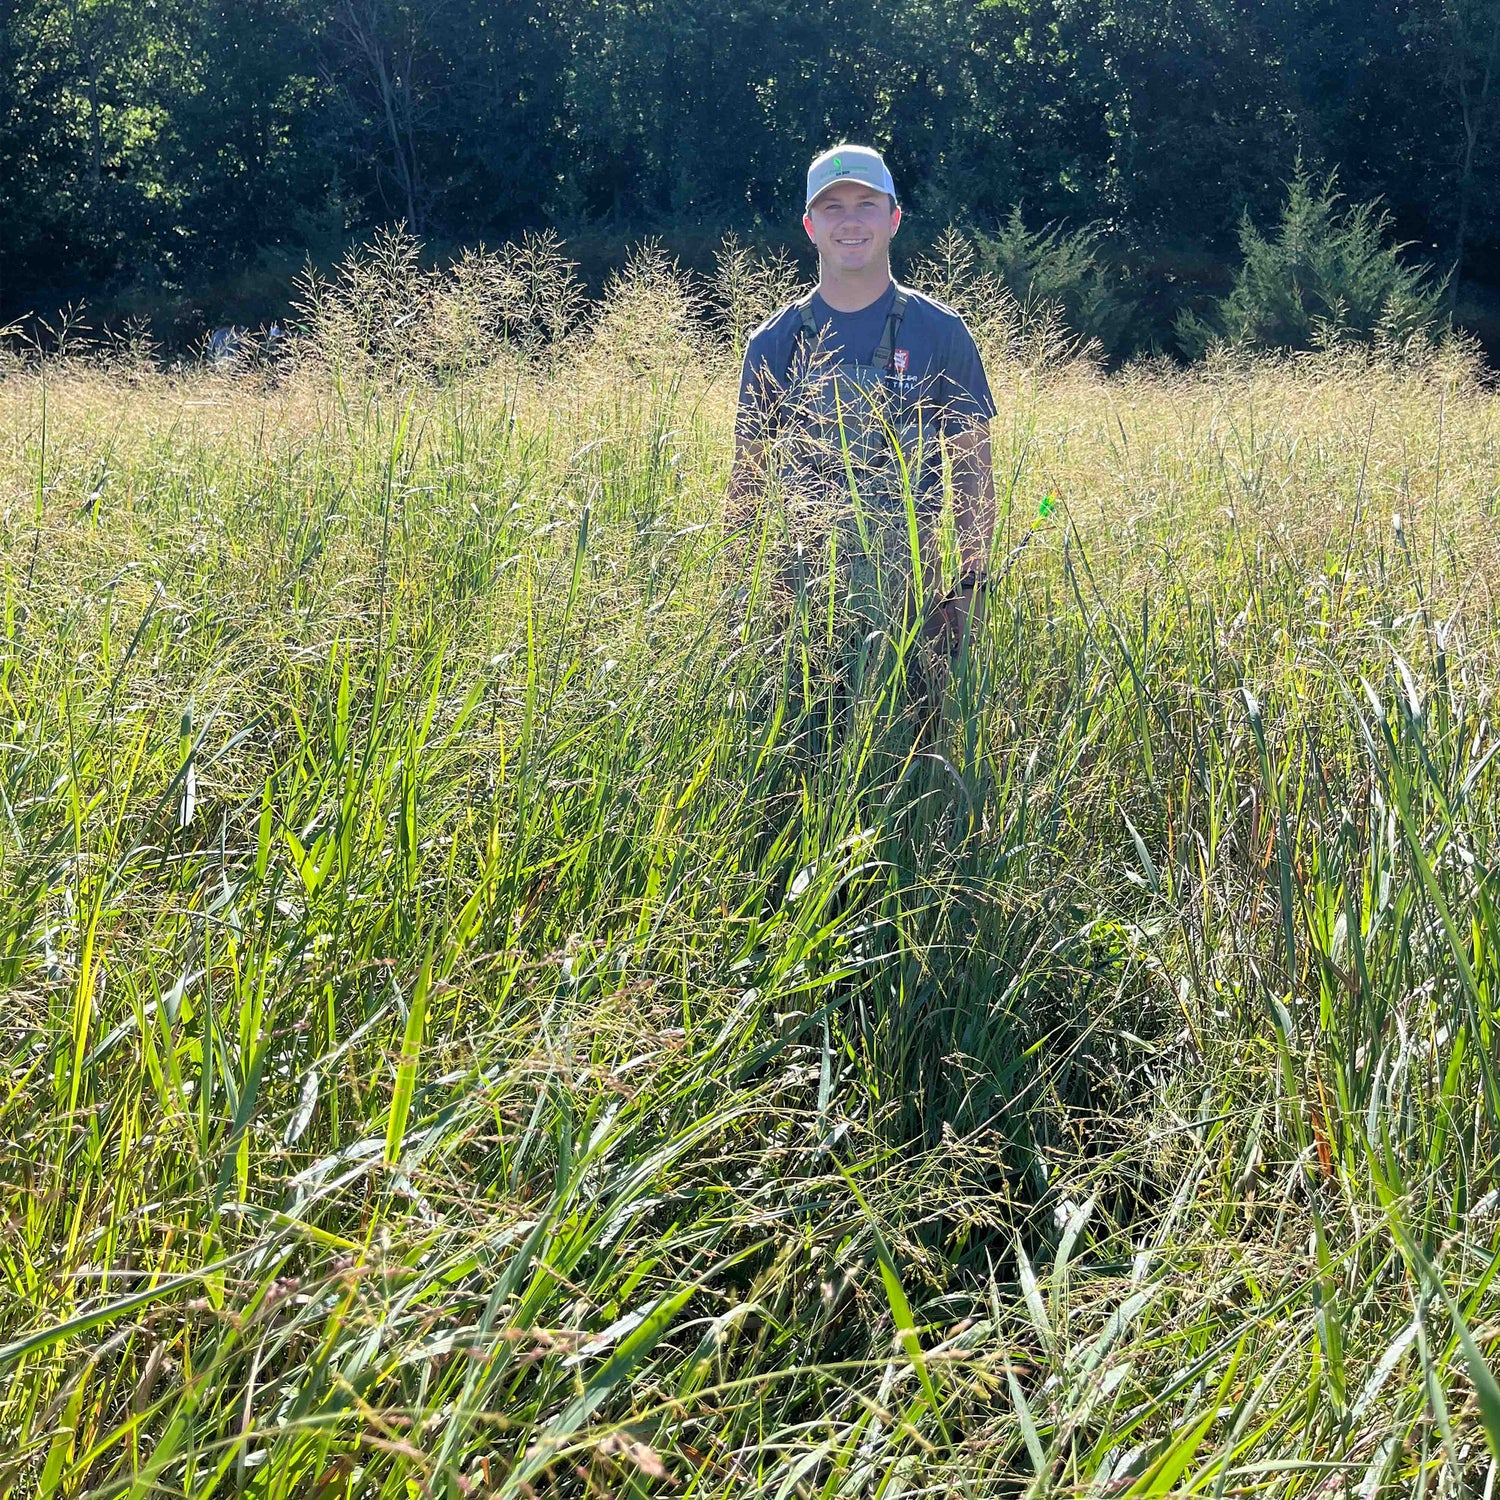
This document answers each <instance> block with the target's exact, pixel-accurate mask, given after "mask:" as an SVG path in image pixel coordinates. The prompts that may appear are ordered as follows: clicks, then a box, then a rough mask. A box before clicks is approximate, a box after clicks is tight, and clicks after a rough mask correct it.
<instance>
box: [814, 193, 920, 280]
mask: <svg viewBox="0 0 1500 1500" xmlns="http://www.w3.org/2000/svg"><path fill="white" fill-rule="evenodd" d="M900 222H901V210H900V209H899V208H893V207H892V206H891V200H890V199H889V198H888V197H887V196H886V194H884V193H878V192H876V191H875V189H874V188H868V187H865V186H864V185H863V184H862V183H858V182H836V183H834V184H833V185H832V186H831V187H826V188H824V189H823V191H822V192H821V193H819V194H818V196H817V197H816V198H814V199H813V201H812V203H811V204H809V205H808V209H807V215H806V217H805V218H804V219H803V220H802V224H803V227H804V228H805V229H806V230H807V237H808V238H809V239H810V240H811V241H812V242H813V244H815V245H816V246H817V247H818V254H819V255H820V256H822V258H823V261H824V264H826V265H829V266H833V267H835V268H836V269H838V270H840V271H860V270H863V269H864V268H865V267H866V266H868V265H870V264H871V263H880V262H883V261H884V260H885V257H886V253H887V250H888V248H889V246H890V243H891V236H892V235H893V234H895V232H896V226H897V225H898V224H900Z"/></svg>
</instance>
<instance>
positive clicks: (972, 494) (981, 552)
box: [931, 419, 995, 643]
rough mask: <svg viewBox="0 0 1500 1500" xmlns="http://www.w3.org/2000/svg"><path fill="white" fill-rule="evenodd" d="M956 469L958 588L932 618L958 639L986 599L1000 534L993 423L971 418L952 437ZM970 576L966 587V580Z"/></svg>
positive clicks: (950, 450) (939, 629)
mask: <svg viewBox="0 0 1500 1500" xmlns="http://www.w3.org/2000/svg"><path fill="white" fill-rule="evenodd" d="M947 444H948V458H949V462H950V464H951V466H952V470H953V527H954V530H955V531H956V532H957V533H958V571H959V579H960V583H959V586H958V587H957V588H956V589H955V590H954V592H953V593H952V594H950V595H949V596H947V597H946V598H945V599H944V600H943V602H942V604H941V605H940V606H939V607H938V609H937V611H936V613H935V614H934V615H933V616H932V620H931V629H932V630H933V631H934V632H936V633H937V634H939V635H942V636H947V637H949V638H950V639H951V640H952V641H953V642H955V643H956V642H957V641H958V640H959V638H960V637H961V636H962V635H963V633H964V628H965V626H966V624H967V622H968V619H969V616H970V613H971V611H972V610H973V608H974V601H975V600H976V599H979V598H982V597H983V588H984V585H983V579H984V575H985V571H986V569H987V568H988V567H989V560H990V542H991V540H992V538H993V537H994V534H995V475H994V471H993V469H992V468H991V458H990V424H989V421H988V420H987V419H986V420H975V421H972V422H966V423H965V424H964V425H963V426H961V427H959V428H958V430H957V431H955V432H952V433H950V434H949V435H948V438H947ZM963 579H969V580H971V581H970V583H969V584H968V586H967V587H965V586H964V584H963V582H962V580H963Z"/></svg>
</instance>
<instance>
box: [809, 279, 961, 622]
mask: <svg viewBox="0 0 1500 1500" xmlns="http://www.w3.org/2000/svg"><path fill="white" fill-rule="evenodd" d="M907 300H908V299H907V293H906V292H905V291H904V290H903V289H902V288H901V287H899V286H898V287H897V288H896V296H895V299H894V301H893V302H892V303H891V309H890V312H889V314H888V315H887V317H886V321H885V330H884V332H883V333H882V334H881V336H880V342H879V343H878V344H877V345H876V346H875V350H874V352H873V353H872V354H871V356H870V359H869V361H868V363H866V362H863V361H860V360H857V359H851V358H850V357H849V354H848V351H843V352H842V353H841V355H840V357H839V359H838V361H837V362H834V361H832V360H829V359H827V358H826V357H824V358H823V359H822V360H821V362H820V361H819V351H818V342H819V329H818V325H817V324H816V322H814V320H813V313H812V298H811V296H808V297H806V298H804V299H803V300H802V301H801V302H799V303H798V304H797V308H798V313H799V315H800V318H801V325H800V327H799V328H798V330H797V339H796V342H795V343H794V345H793V347H792V356H791V361H790V363H789V366H788V369H787V380H786V391H787V397H786V403H785V406H784V407H783V411H784V414H785V421H784V424H783V427H784V430H783V433H782V436H781V438H780V441H779V446H780V447H781V449H782V465H781V467H782V473H783V478H784V481H785V485H786V489H787V493H788V497H789V499H790V500H791V502H792V503H793V505H794V506H795V514H794V517H793V523H792V524H793V528H794V533H795V535H796V536H797V538H798V540H799V541H800V542H801V543H802V551H803V556H804V557H809V554H814V553H818V554H822V555H823V558H824V561H825V562H826V561H827V560H828V559H829V557H830V556H831V559H832V561H833V566H834V569H835V572H836V574H837V577H838V581H839V584H840V592H841V593H842V594H843V596H844V598H845V599H846V600H847V602H848V603H849V604H851V605H852V606H853V608H854V610H855V612H856V613H857V614H859V615H861V616H864V617H866V618H870V617H872V616H873V617H875V618H877V619H880V620H882V621H883V620H884V619H885V618H887V617H889V616H890V615H891V614H892V613H893V612H894V613H900V612H901V611H902V610H903V608H904V604H905V601H906V599H907V596H908V593H909V586H910V582H911V577H912V546H911V520H912V518H913V516H914V517H915V519H916V520H917V522H918V525H919V531H920V530H925V529H926V525H927V522H928V521H929V520H930V516H931V511H932V509H933V507H934V505H935V504H936V503H937V499H936V497H938V496H940V494H941V489H940V485H939V484H938V480H939V479H940V477H941V456H940V451H939V446H938V442H937V439H936V436H935V432H934V430H933V427H932V424H931V420H930V418H929V419H928V420H925V421H924V419H923V413H922V403H921V402H919V401H918V399H917V392H916V390H915V388H914V387H915V381H909V380H908V376H907V372H906V369H905V368H904V362H905V356H904V354H903V355H902V358H901V362H900V364H899V365H898V361H897V351H896V339H897V336H898V335H899V333H900V329H901V319H902V317H903V316H904V314H905V312H906V306H907ZM908 502H909V503H908ZM909 512H910V514H909ZM809 560H811V559H810V558H809ZM825 576H826V574H825Z"/></svg>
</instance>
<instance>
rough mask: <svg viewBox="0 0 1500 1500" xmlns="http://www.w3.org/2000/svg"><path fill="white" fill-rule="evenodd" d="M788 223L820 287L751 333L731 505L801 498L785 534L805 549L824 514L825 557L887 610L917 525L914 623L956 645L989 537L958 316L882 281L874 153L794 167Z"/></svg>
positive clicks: (966, 337)
mask: <svg viewBox="0 0 1500 1500" xmlns="http://www.w3.org/2000/svg"><path fill="white" fill-rule="evenodd" d="M802 224H803V228H804V229H805V230H806V231H807V235H808V238H809V239H810V240H811V241H812V242H813V244H814V245H816V246H817V249H818V285H817V288H816V289H815V290H814V291H813V292H812V293H811V295H810V296H808V297H805V298H803V299H802V300H801V301H799V302H794V303H792V304H790V305H789V306H787V307H784V308H782V309H781V311H780V312H778V313H776V314H775V315H774V316H773V317H771V318H769V319H767V320H766V322H764V323H762V324H761V326H760V327H759V328H757V329H756V330H755V332H754V333H753V334H752V335H751V337H750V342H749V346H748V347H747V349H746V351H745V363H744V369H743V372H742V374H741V379H740V399H739V411H738V415H737V418H736V422H735V460H734V472H733V476H732V479H731V482H730V495H731V499H732V500H738V501H741V502H743V501H745V500H746V499H748V498H749V497H751V496H752V495H754V494H756V493H757V492H758V490H759V488H760V485H761V483H762V481H763V480H764V479H766V478H767V477H770V476H775V477H776V478H777V479H778V480H779V481H780V482H781V483H782V484H783V486H784V487H785V488H786V489H787V490H788V491H789V492H791V493H792V494H793V495H795V496H796V497H797V498H798V500H799V501H800V502H801V503H800V505H799V507H798V509H797V510H796V511H795V513H794V521H793V525H794V528H795V529H796V530H798V531H799V532H803V531H805V532H808V533H809V534H810V535H809V536H806V537H803V536H799V538H798V539H799V540H801V541H810V540H816V538H817V533H818V531H819V529H820V528H819V525H818V519H819V517H827V516H831V517H834V518H835V519H834V524H833V527H832V534H833V539H834V547H833V549H832V550H833V551H834V553H835V554H837V553H838V552H839V550H840V548H842V551H843V554H844V558H845V560H846V562H847V561H848V559H849V558H850V556H851V555H853V556H854V557H855V558H856V559H857V560H858V561H860V562H862V563H863V564H864V572H865V574H866V576H873V577H874V578H875V579H876V580H877V583H876V587H877V589H878V591H879V592H880V594H881V595H882V596H883V599H884V603H885V606H886V608H887V610H894V609H895V608H896V607H897V606H898V602H899V601H898V598H897V597H896V596H897V595H898V594H899V596H900V600H901V601H904V600H908V599H910V597H911V596H912V594H913V593H914V592H915V591H914V589H913V588H912V587H911V585H912V579H913V573H912V560H911V552H912V547H911V527H910V524H909V519H908V518H909V516H915V518H916V521H917V532H918V537H919V549H920V553H921V557H922V570H921V577H922V583H923V597H924V601H925V605H926V609H927V611H928V616H927V624H928V627H929V629H930V630H933V631H935V632H938V633H943V634H947V635H948V636H949V637H950V639H956V637H957V636H958V635H960V634H961V633H962V630H963V629H964V626H965V624H966V622H967V620H968V618H969V615H970V612H971V610H972V608H973V601H974V599H975V597H976V596H977V594H978V593H979V592H981V591H982V590H983V587H984V582H985V567H986V563H987V561H988V557H989V549H990V539H991V535H992V533H993V530H994V508H995V507H994V482H993V477H992V475H991V471H990V440H989V421H990V418H991V417H993V416H994V414H995V405H994V400H993V398H992V397H991V395H990V388H989V382H988V381H987V380H986V378H985V373H984V367H983V365H982V363H981V361H980V358H979V351H978V349H977V348H976V346H975V344H974V340H973V337H972V336H971V335H970V333H969V330H968V329H967V328H966V327H965V326H964V321H963V319H962V318H961V317H959V315H958V314H957V313H956V312H954V311H953V310H952V309H951V308H947V307H944V306H943V305H942V304H941V303H940V302H936V301H934V300H933V299H932V298H931V297H926V296H923V295H922V294H921V293H920V292H917V291H914V290H912V289H911V288H909V287H902V286H898V285H897V284H896V282H895V281H894V280H893V279H892V276H891V261H890V245H891V240H892V238H893V237H894V235H895V233H896V231H897V229H898V228H899V227H900V224H901V208H900V205H899V204H898V203H897V201H896V189H895V184H894V182H893V181H892V179H891V174H890V171H889V170H888V169H887V167H886V164H885V161H884V159H883V158H882V157H881V155H880V153H879V152H878V151H874V150H872V149H870V148H869V147H866V146H856V145H849V144H845V145H839V146H834V147H832V148H831V149H830V150H828V151H825V152H823V154H822V155H821V156H819V157H818V158H817V159H816V160H815V161H814V162H813V164H812V166H811V167H809V168H808V173H807V200H806V212H805V215H804V217H803V220H802ZM944 453H946V455H947V458H948V460H949V469H950V472H951V474H952V480H953V501H954V505H953V512H954V523H955V526H954V529H955V532H956V540H957V546H958V559H957V570H956V571H957V576H956V578H955V579H954V580H953V582H952V586H951V587H950V588H948V589H946V590H944V589H943V588H942V587H941V566H940V558H939V556H938V537H937V534H936V522H937V520H938V518H939V515H940V512H941V501H942V473H943V464H942V458H943V455H944ZM823 529H825V530H826V529H828V528H823ZM818 545H819V546H821V542H818ZM898 579H899V584H898V583H897V580H898ZM934 599H936V602H934Z"/></svg>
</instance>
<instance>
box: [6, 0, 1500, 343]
mask: <svg viewBox="0 0 1500 1500" xmlns="http://www.w3.org/2000/svg"><path fill="white" fill-rule="evenodd" d="M1497 75H1500V0H1170V3H1169V0H954V3H939V0H846V3H842V4H840V5H837V6H823V5H818V6H792V7H787V6H786V5H784V4H783V3H782V0H732V3H728V0H325V3H323V4H320V5H314V4H312V3H310V0H236V3H233V4H231V3H229V0H200V3H198V4H194V5H188V6H172V5H167V4H165V3H163V0H8V3H7V6H6V9H5V20H4V22H3V26H0V226H3V231H4V232H3V234H0V317H3V316H4V315H6V314H14V313H17V312H19V311H21V310H22V309H23V308H24V307H26V306H28V305H29V304H30V302H31V300H32V299H34V298H37V297H40V296H43V295H47V294H52V293H55V292H59V291H61V292H66V293H68V294H70V295H81V294H90V293H93V294H97V293H100V292H109V291H111V290H119V289H120V288H122V287H126V286H131V285H137V286H154V287H173V286H181V285H184V284H186V283H188V282H189V281H192V280H194V279H196V280H200V281H201V280H202V279H203V278H204V277H206V276H211V275H228V274H234V273H236V272H237V271H244V270H245V269H246V268H254V267H255V266H257V265H262V266H263V265H265V264H267V263H270V262H278V261H285V260H288V259H299V260H300V258H301V257H302V256H303V255H305V254H307V253H311V254H313V255H314V256H315V257H319V256H321V257H326V256H328V255H331V254H332V253H334V252H335V251H336V250H337V249H338V248H339V247H340V246H341V245H342V244H343V243H344V242H345V241H346V239H347V238H348V237H349V236H350V235H353V234H359V233H362V232H364V231H366V230H368V229H369V228H370V227H372V226H374V225H376V224H379V223H383V222H390V221H393V220H397V219H400V220H405V221H406V222H407V223H408V224H409V225H410V226H412V227H413V228H414V229H415V230H417V231H418V232H419V233H422V234H424V235H426V236H428V237H430V238H433V239H435V240H437V241H440V242H454V243H456V242H460V241H471V240H478V239H485V240H489V241H495V240H497V239H501V238H505V237H507V236H511V235H514V234H516V233H518V232H520V231H522V230H524V229H526V228H528V227H536V226H541V225H548V226H554V227H558V228H560V229H562V230H563V231H564V232H573V231H577V230H579V229H583V228H588V227H590V226H593V227H607V228H609V229H611V230H613V231H617V232H620V233H627V232H628V233H636V234H639V233H646V232H651V231H658V230H666V231H673V230H681V229H686V228H690V227H701V228H715V229H716V228H719V227H723V228H729V227H735V228H739V229H748V230H752V231H753V230H756V229H757V228H759V229H761V230H762V231H767V230H769V231H773V232H783V231H786V230H789V229H791V228H793V227H794V226H795V223H796V218H797V215H798V211H799V208H800V198H799V183H800V174H801V171H802V169H803V167H804V166H805V163H806V161H807V160H808V158H809V157H810V156H811V155H812V153H813V152H815V151H816V150H818V149H820V148H821V147H823V146H825V145H827V144H828V143H830V142H831V141H833V140H835V139H838V138H841V137H843V136H846V135H848V136H853V137H856V138H864V139H868V140H873V141H874V142H876V143H877V144H879V145H880V146H882V147H883V148H885V149H886V150H887V151H888V154H889V157H890V160H891V163H892V166H893V169H894V171H895V173H896V176H897V181H898V183H899V184H900V185H901V187H902V190H903V194H904V196H905V198H906V201H907V205H908V207H909V208H910V209H912V210H913V211H914V214H915V216H916V218H917V219H918V220H919V221H921V222H924V223H926V224H928V225H931V226H940V225H941V224H943V223H946V222H948V221H950V220H953V221H959V222H967V223H970V224H973V225H975V226H977V227H979V228H981V229H983V228H994V227H996V226H998V225H1000V224H1002V223H1003V222H1005V220H1006V218H1007V216H1008V215H1009V214H1010V211H1011V210H1012V208H1013V207H1014V206H1015V205H1017V204H1020V205H1022V207H1023V209H1024V212H1025V214H1026V218H1027V221H1028V222H1029V223H1033V224H1041V223H1047V222H1052V221H1067V222H1070V223H1072V224H1074V225H1082V224H1085V223H1088V224H1094V225H1098V226H1102V227H1103V228H1104V229H1105V230H1107V231H1108V233H1109V234H1110V235H1111V236H1113V237H1114V239H1115V240H1116V241H1117V242H1118V243H1119V244H1120V245H1128V246H1134V247H1136V248H1137V250H1140V248H1141V247H1147V249H1148V250H1149V251H1151V252H1152V253H1158V254H1161V253H1170V254H1172V255H1177V256H1179V257H1182V256H1187V257H1191V256H1192V255H1200V256H1220V257H1229V258H1232V257H1233V255H1234V253H1235V246H1236V244H1237V243H1238V239H1239V235H1240V230H1241V221H1242V220H1243V218H1244V216H1245V215H1246V214H1249V215H1250V217H1251V219H1252V220H1253V221H1255V222H1257V223H1262V224H1265V223H1269V222H1271V221H1272V220H1274V217H1275V214H1276V212H1277V209H1278V206H1279V205H1280V203H1281V202H1282V200H1283V198H1284V196H1285V192H1286V183H1287V182H1288V180H1289V179H1291V178H1292V177H1293V175H1294V174H1295V172H1296V170H1297V166H1298V163H1299V162H1301V163H1302V164H1303V165H1304V166H1305V167H1307V168H1308V169H1311V170H1317V171H1322V172H1328V171H1337V172H1338V174H1339V182H1340V185H1341V188H1342V190H1343V191H1344V193H1345V194H1347V195H1348V197H1349V198H1350V199H1352V200H1364V199H1369V198H1373V197H1377V196H1378V197H1380V198H1381V199H1382V200H1383V205H1384V209H1385V210H1386V211H1387V212H1388V213H1389V215H1390V216H1391V220H1392V224H1393V226H1394V232H1395V233H1396V234H1398V235H1400V236H1401V237H1402V238H1404V239H1406V240H1409V241H1411V242H1413V251H1412V253H1420V254H1421V255H1423V256H1425V257H1426V258H1427V259H1428V260H1429V261H1430V262H1431V263H1432V264H1433V265H1434V266H1435V267H1436V268H1437V269H1438V270H1439V272H1441V273H1446V272H1448V271H1449V270H1450V269H1452V268H1455V267H1457V268H1460V270H1461V274H1462V276H1464V277H1467V278H1469V279H1470V280H1471V281H1493V280H1500V274H1497V273H1500V266H1497V255H1496V251H1497V249H1500V76H1497Z"/></svg>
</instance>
